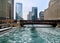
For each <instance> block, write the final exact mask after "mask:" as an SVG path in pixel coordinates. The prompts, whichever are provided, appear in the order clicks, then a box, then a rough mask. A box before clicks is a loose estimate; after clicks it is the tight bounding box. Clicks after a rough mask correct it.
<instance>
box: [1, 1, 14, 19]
mask: <svg viewBox="0 0 60 43" xmlns="http://www.w3.org/2000/svg"><path fill="white" fill-rule="evenodd" d="M13 7H14V0H0V19H1V20H2V19H4V20H5V19H13V18H14V17H13V13H14V12H13V10H14V9H13Z"/></svg>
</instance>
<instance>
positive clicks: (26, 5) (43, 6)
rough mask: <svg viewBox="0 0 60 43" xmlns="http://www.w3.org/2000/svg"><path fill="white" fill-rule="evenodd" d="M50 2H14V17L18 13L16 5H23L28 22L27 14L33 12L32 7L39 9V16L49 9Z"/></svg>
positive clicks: (47, 0) (41, 0) (24, 15)
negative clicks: (41, 12)
mask: <svg viewBox="0 0 60 43" xmlns="http://www.w3.org/2000/svg"><path fill="white" fill-rule="evenodd" d="M49 1H50V0H14V15H15V11H16V9H15V7H16V3H22V5H23V6H22V7H23V9H22V10H23V11H22V12H23V18H24V19H25V20H26V19H27V14H28V13H29V11H31V10H32V7H37V9H38V14H39V12H40V11H44V10H45V9H47V8H48V4H49Z"/></svg>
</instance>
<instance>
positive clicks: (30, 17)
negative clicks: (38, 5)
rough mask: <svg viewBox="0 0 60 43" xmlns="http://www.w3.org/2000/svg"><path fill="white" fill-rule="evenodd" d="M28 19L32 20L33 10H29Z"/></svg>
mask: <svg viewBox="0 0 60 43" xmlns="http://www.w3.org/2000/svg"><path fill="white" fill-rule="evenodd" d="M27 20H32V12H29V14H28V15H27Z"/></svg>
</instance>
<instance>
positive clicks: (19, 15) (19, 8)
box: [16, 3, 22, 20]
mask: <svg viewBox="0 0 60 43" xmlns="http://www.w3.org/2000/svg"><path fill="white" fill-rule="evenodd" d="M21 18H22V3H16V20H21Z"/></svg>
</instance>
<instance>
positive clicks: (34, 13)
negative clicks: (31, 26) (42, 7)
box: [32, 7, 37, 20]
mask: <svg viewBox="0 0 60 43" xmlns="http://www.w3.org/2000/svg"><path fill="white" fill-rule="evenodd" d="M32 20H37V7H32Z"/></svg>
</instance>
